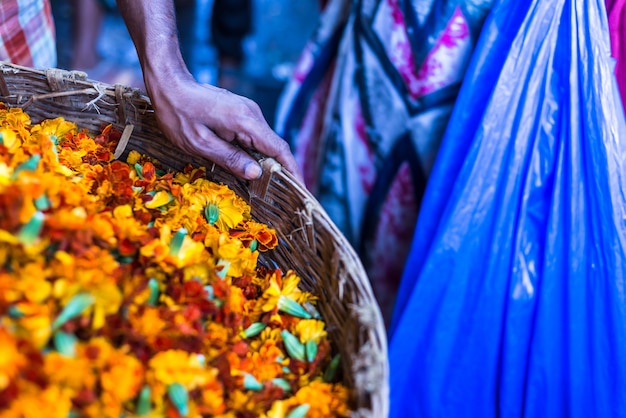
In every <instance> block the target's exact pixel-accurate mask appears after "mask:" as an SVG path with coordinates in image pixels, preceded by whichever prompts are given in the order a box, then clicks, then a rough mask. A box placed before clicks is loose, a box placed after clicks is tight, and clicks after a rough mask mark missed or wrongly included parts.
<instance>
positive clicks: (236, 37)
mask: <svg viewBox="0 0 626 418" xmlns="http://www.w3.org/2000/svg"><path fill="white" fill-rule="evenodd" d="M210 26H211V41H212V43H213V46H214V47H215V49H216V51H217V59H218V79H217V85H218V86H220V87H223V88H225V89H228V90H234V91H237V90H239V89H241V81H242V74H241V72H242V65H243V62H244V51H243V42H244V39H245V37H246V36H247V35H249V34H250V32H251V31H252V1H251V0H213V11H212V13H211V25H210Z"/></svg>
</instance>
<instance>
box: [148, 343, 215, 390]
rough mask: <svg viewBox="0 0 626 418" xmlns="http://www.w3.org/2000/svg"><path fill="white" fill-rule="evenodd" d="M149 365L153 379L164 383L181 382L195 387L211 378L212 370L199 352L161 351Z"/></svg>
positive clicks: (192, 387)
mask: <svg viewBox="0 0 626 418" xmlns="http://www.w3.org/2000/svg"><path fill="white" fill-rule="evenodd" d="M148 367H149V370H150V374H151V376H152V379H154V380H155V381H157V382H159V383H162V384H164V385H169V384H172V383H179V384H181V385H183V386H185V387H186V388H187V389H195V388H196V387H198V386H200V385H203V384H206V383H207V382H208V381H209V380H210V378H211V372H210V370H207V369H205V367H204V366H203V365H202V363H201V362H200V359H199V358H198V355H197V354H194V353H188V352H186V351H182V350H167V351H162V352H159V353H157V354H156V355H155V356H154V357H152V359H150V362H149V363H148Z"/></svg>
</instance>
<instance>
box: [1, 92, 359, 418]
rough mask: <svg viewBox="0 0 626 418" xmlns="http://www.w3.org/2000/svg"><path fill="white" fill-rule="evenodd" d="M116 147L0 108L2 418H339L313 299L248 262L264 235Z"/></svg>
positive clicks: (204, 191)
mask: <svg viewBox="0 0 626 418" xmlns="http://www.w3.org/2000/svg"><path fill="white" fill-rule="evenodd" d="M119 137H120V134H119V132H117V131H115V130H114V129H113V127H112V125H108V126H106V127H105V128H104V129H103V130H102V132H101V133H99V134H96V135H95V136H93V135H91V134H90V133H88V132H87V131H85V130H79V129H78V128H77V127H76V126H75V125H74V124H73V123H71V122H68V121H65V120H64V119H63V118H56V119H51V120H46V121H43V122H42V123H40V124H35V125H31V121H30V118H29V116H28V115H27V114H26V113H24V112H23V111H22V110H21V109H16V108H14V109H9V108H8V107H7V106H6V105H4V104H2V103H0V212H1V213H2V216H1V217H0V265H3V266H5V269H2V271H0V312H4V314H3V315H0V392H3V393H5V395H6V394H7V393H9V392H10V394H11V397H12V401H11V399H9V400H6V399H8V398H7V397H6V396H5V397H4V398H3V399H2V401H3V402H4V404H3V405H7V406H6V407H3V408H4V409H3V408H0V415H2V416H20V417H29V416H37V417H38V416H40V415H41V413H42V411H45V413H46V416H56V415H57V414H58V415H59V416H63V417H66V416H68V415H77V416H102V417H115V418H118V417H119V416H120V415H122V414H124V415H129V414H141V415H142V416H148V417H162V416H169V415H171V416H174V415H177V414H178V415H180V414H183V415H186V416H216V417H222V418H226V417H228V418H234V417H236V416H239V415H254V416H266V417H270V416H271V417H274V418H275V417H279V416H280V417H282V416H287V415H288V414H289V413H294V411H296V412H298V413H303V412H304V408H311V411H309V412H308V413H307V416H322V415H324V414H327V413H328V414H329V416H345V413H344V412H345V411H347V400H348V395H347V393H348V392H347V390H346V389H345V387H343V386H341V385H339V384H334V385H330V384H325V383H321V382H322V380H321V379H322V376H323V375H324V371H323V370H321V363H325V362H324V361H323V360H324V359H328V357H329V356H330V355H331V353H330V343H329V342H328V341H327V340H326V337H327V335H326V331H325V330H324V328H325V326H324V323H323V322H322V321H321V320H320V318H319V314H318V313H316V312H314V310H313V309H312V308H311V306H312V305H311V302H312V301H314V300H315V297H314V296H313V295H311V294H310V293H308V292H305V291H303V290H301V289H300V288H299V283H300V279H299V278H298V276H297V275H296V274H295V273H294V272H291V271H289V272H287V273H286V274H285V275H284V276H283V274H282V272H281V271H280V270H271V269H268V268H265V267H261V266H259V265H258V257H259V251H268V250H270V249H272V248H274V247H275V246H277V244H278V239H277V236H276V232H275V231H274V230H273V229H272V228H270V227H268V226H267V225H264V224H261V223H258V222H256V221H253V220H251V217H250V207H249V205H248V204H247V203H246V202H245V201H244V200H243V199H242V198H241V197H239V196H237V194H236V193H235V192H234V191H233V190H231V189H230V188H229V187H228V186H226V185H224V184H217V183H213V182H211V181H209V180H207V179H206V178H205V174H206V170H205V169H204V168H194V167H191V166H187V167H185V168H184V169H183V170H182V171H181V172H176V173H173V172H167V171H165V170H163V168H162V167H161V166H160V164H159V163H158V161H153V160H150V159H149V158H148V157H146V156H142V155H140V154H139V153H138V152H136V151H131V152H130V153H129V156H128V158H127V161H126V162H122V161H114V160H113V150H114V149H115V144H116V141H117V140H118V139H119ZM257 250H258V251H257ZM309 318H314V319H309ZM251 324H252V326H251ZM244 329H246V330H247V331H246V332H243V330H244ZM291 333H293V334H291ZM294 335H295V336H294ZM285 338H287V339H288V340H289V341H286V340H285ZM283 348H285V350H286V352H284V350H283ZM303 353H304V354H303ZM290 356H296V357H297V360H293V359H291V358H290ZM336 359H337V357H335V358H334V360H333V363H332V364H335V363H336V362H337V360H336ZM325 381H329V379H326V380H325ZM316 382H317V383H316ZM318 383H320V384H321V386H319V385H318ZM305 388H308V389H307V390H304V389H305ZM314 397H317V398H319V399H316V402H320V400H321V402H326V403H328V405H331V407H330V409H328V408H327V409H324V408H326V406H319V407H317V406H314V405H311V406H310V407H309V406H308V404H306V402H309V401H310V400H311V399H313V398H314ZM268 408H270V410H269V411H268ZM329 411H330V412H329ZM264 414H265V415H264Z"/></svg>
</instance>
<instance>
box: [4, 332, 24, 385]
mask: <svg viewBox="0 0 626 418" xmlns="http://www.w3.org/2000/svg"><path fill="white" fill-rule="evenodd" d="M24 364H26V358H25V357H24V356H23V354H21V353H20V351H19V349H18V344H17V340H16V339H15V336H14V335H12V334H11V333H9V331H8V330H7V329H6V328H5V327H3V326H0V390H4V389H5V388H6V387H7V386H8V385H9V383H10V382H11V380H12V379H14V378H15V376H16V375H17V373H18V371H19V369H20V368H21V367H22V366H24Z"/></svg>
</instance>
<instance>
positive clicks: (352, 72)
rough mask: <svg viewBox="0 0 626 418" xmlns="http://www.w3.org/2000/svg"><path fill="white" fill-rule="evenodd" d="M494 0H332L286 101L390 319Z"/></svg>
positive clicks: (286, 112) (283, 111) (297, 148)
mask: <svg viewBox="0 0 626 418" xmlns="http://www.w3.org/2000/svg"><path fill="white" fill-rule="evenodd" d="M490 5H491V0H484V1H480V0H475V1H447V0H444V1H433V0H413V1H412V2H411V1H409V0H363V1H357V2H352V1H349V0H331V1H330V2H329V3H328V4H327V6H326V8H325V9H324V12H323V15H322V18H321V21H320V26H319V27H318V30H317V31H316V33H315V34H314V36H313V38H312V39H311V40H310V42H309V44H308V45H307V46H306V47H305V49H304V51H303V53H302V55H301V58H300V60H299V62H298V64H297V66H296V70H295V72H294V76H293V77H292V79H291V80H290V82H289V83H288V85H287V87H286V88H285V91H284V93H283V97H282V99H281V102H280V104H279V110H278V119H277V124H276V125H277V129H278V132H279V134H281V135H282V136H283V137H284V138H285V139H286V140H288V141H289V142H290V144H291V145H292V148H293V150H294V152H295V155H296V158H297V160H298V162H299V164H300V166H301V168H302V170H303V172H304V176H305V181H306V185H307V187H309V189H310V190H311V191H312V192H313V193H314V194H315V195H316V197H317V198H318V200H319V201H320V203H321V204H322V205H323V206H324V207H325V209H326V210H327V211H328V213H329V215H330V216H331V218H332V219H333V221H334V222H335V223H336V224H337V225H338V226H339V228H340V229H341V230H342V231H343V233H344V234H345V235H346V236H347V238H348V239H349V240H350V242H351V243H352V245H353V246H354V247H355V249H356V250H357V252H358V253H359V255H360V257H361V260H362V261H363V264H364V266H365V268H366V270H367V273H368V275H369V278H370V280H371V283H372V285H373V289H374V292H375V294H376V297H377V299H378V302H379V304H380V306H381V309H382V311H383V316H385V319H386V320H387V321H388V320H389V318H390V315H391V311H392V308H393V303H394V299H395V292H396V291H397V287H398V283H399V280H400V277H401V274H402V271H403V269H404V263H405V259H406V256H407V254H408V251H409V247H410V244H411V241H412V237H413V230H414V227H415V222H416V219H417V213H418V211H419V206H420V201H421V197H422V193H423V190H424V187H425V185H426V181H427V179H428V174H429V172H430V169H431V167H432V165H433V163H434V160H435V157H436V155H437V149H438V146H439V143H440V140H441V137H442V136H443V132H444V130H445V128H446V125H447V121H448V118H449V116H450V113H451V111H452V108H453V106H454V101H455V98H456V95H457V92H458V90H459V88H460V85H461V82H462V80H463V75H464V73H465V70H466V67H467V65H468V62H469V59H470V56H471V54H472V51H473V48H474V45H475V42H476V39H477V38H478V34H479V31H480V27H481V25H482V22H483V20H484V18H485V16H486V14H487V12H488V10H489V8H490Z"/></svg>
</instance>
